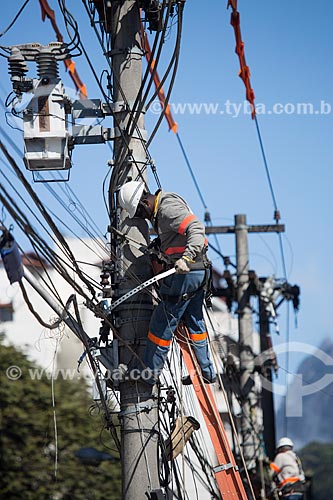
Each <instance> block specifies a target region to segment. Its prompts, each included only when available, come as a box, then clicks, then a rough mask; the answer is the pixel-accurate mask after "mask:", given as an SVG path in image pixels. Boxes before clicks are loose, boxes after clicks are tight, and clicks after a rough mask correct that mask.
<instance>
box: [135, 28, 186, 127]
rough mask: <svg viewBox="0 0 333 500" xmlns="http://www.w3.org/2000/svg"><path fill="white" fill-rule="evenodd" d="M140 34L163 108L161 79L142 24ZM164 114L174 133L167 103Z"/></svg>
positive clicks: (173, 124)
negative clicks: (155, 67)
mask: <svg viewBox="0 0 333 500" xmlns="http://www.w3.org/2000/svg"><path fill="white" fill-rule="evenodd" d="M141 36H142V47H143V50H144V52H145V56H146V59H147V63H148V64H149V63H150V65H149V72H150V74H151V75H152V77H153V80H154V83H155V87H156V89H159V90H158V99H159V101H160V104H161V106H162V110H164V108H165V94H164V90H163V87H162V86H161V80H160V78H159V76H158V73H157V70H156V69H154V66H155V59H151V49H150V45H149V41H148V37H147V33H146V32H145V29H144V27H143V25H141ZM164 114H165V118H166V119H167V122H168V125H169V130H172V132H174V133H175V134H176V133H177V131H178V124H177V123H176V122H175V120H174V119H173V116H172V114H171V110H170V104H168V105H167V106H166V108H165V110H164Z"/></svg>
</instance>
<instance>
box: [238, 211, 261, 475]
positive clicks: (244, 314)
mask: <svg viewBox="0 0 333 500" xmlns="http://www.w3.org/2000/svg"><path fill="white" fill-rule="evenodd" d="M235 234H236V266H237V302H238V328H239V360H240V388H241V398H242V413H241V436H242V446H243V453H244V458H245V461H246V464H247V467H248V469H249V470H253V469H255V467H256V452H257V450H258V448H259V446H260V442H259V437H258V422H257V416H258V415H257V413H258V411H257V410H258V396H257V394H256V389H255V383H254V378H253V377H254V335H253V333H254V332H253V326H252V311H251V306H250V291H249V249H248V238H247V225H246V215H243V214H242V215H235Z"/></svg>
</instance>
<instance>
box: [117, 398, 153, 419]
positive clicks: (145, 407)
mask: <svg viewBox="0 0 333 500" xmlns="http://www.w3.org/2000/svg"><path fill="white" fill-rule="evenodd" d="M157 407H158V405H157V404H155V405H153V404H151V403H146V402H143V403H137V404H135V405H132V406H129V407H128V408H126V410H122V411H121V412H119V416H121V417H123V416H125V415H131V414H132V413H140V412H145V413H149V412H150V411H151V410H152V409H153V408H157Z"/></svg>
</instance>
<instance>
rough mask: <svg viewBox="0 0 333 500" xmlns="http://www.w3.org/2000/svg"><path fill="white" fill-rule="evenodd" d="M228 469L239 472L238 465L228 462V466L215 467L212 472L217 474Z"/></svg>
mask: <svg viewBox="0 0 333 500" xmlns="http://www.w3.org/2000/svg"><path fill="white" fill-rule="evenodd" d="M228 469H235V471H238V470H239V468H238V465H233V464H232V463H231V462H229V463H228V464H222V465H217V466H216V467H214V469H213V470H214V472H215V473H216V474H217V473H218V472H222V471H223V470H228Z"/></svg>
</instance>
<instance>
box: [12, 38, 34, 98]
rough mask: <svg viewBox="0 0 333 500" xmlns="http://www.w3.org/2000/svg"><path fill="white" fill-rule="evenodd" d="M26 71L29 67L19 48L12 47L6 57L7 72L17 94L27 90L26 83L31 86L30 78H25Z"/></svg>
mask: <svg viewBox="0 0 333 500" xmlns="http://www.w3.org/2000/svg"><path fill="white" fill-rule="evenodd" d="M28 71H29V68H28V66H27V64H26V62H25V58H24V56H23V54H22V52H21V51H20V49H19V48H17V47H12V49H11V55H10V56H9V57H8V72H9V74H10V79H11V81H12V84H13V90H14V92H15V93H16V94H17V95H20V94H22V92H25V91H26V90H28V89H27V88H26V85H25V84H26V83H28V84H29V88H30V87H31V80H30V79H26V78H25V75H26V73H28Z"/></svg>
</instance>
